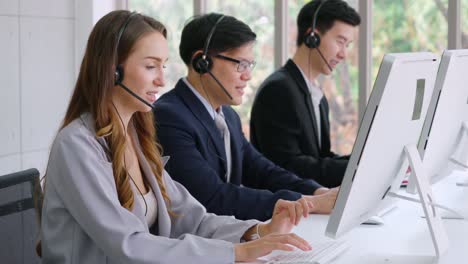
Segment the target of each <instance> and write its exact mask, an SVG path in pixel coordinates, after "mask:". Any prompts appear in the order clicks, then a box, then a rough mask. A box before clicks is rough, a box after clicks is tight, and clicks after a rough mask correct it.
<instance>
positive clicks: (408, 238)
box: [293, 174, 468, 264]
mask: <svg viewBox="0 0 468 264" xmlns="http://www.w3.org/2000/svg"><path fill="white" fill-rule="evenodd" d="M457 176H458V175H456V174H453V175H451V176H450V177H447V178H446V179H444V180H443V181H441V182H439V183H437V184H436V185H434V186H432V189H433V194H434V197H435V199H436V201H437V202H438V203H441V204H443V205H446V206H448V207H450V208H452V209H458V211H460V209H462V212H463V213H464V215H467V214H468V187H460V186H456V184H455V182H456V177H457ZM404 194H405V195H407V194H406V192H404ZM409 196H410V195H409ZM422 215H423V210H422V207H421V205H420V204H417V203H413V202H409V201H403V200H399V201H397V208H395V209H394V210H392V211H390V212H389V213H388V214H386V215H384V217H383V219H384V221H385V224H384V225H380V226H369V225H361V226H358V227H356V228H354V229H353V230H352V231H351V232H349V233H348V234H346V235H345V236H344V237H343V239H345V240H346V241H347V242H348V243H349V245H350V246H351V247H350V249H348V250H347V251H346V252H345V253H344V254H343V255H342V256H339V257H338V258H337V259H335V261H333V263H337V264H344V263H346V264H350V263H360V264H362V263H372V264H376V263H386V264H388V263H392V264H394V263H398V264H403V263H411V264H414V263H416V264H417V263H451V264H452V263H468V220H455V219H443V220H442V221H443V223H444V226H445V229H446V231H447V235H448V237H449V243H450V245H449V250H448V252H447V253H446V254H445V255H443V256H441V257H440V258H439V259H436V258H435V250H434V247H433V244H432V239H431V236H430V232H429V228H428V226H427V223H426V220H425V219H424V218H422V217H421V216H422ZM328 218H329V216H328V215H310V216H309V217H308V218H307V219H305V220H303V221H301V223H300V224H299V225H298V226H297V227H295V228H294V230H293V232H294V233H296V234H298V235H300V236H302V237H303V238H305V239H306V240H308V241H311V243H312V247H313V241H317V240H321V239H322V240H323V239H324V238H325V235H324V233H325V229H326V226H327V223H328ZM340 239H341V238H340Z"/></svg>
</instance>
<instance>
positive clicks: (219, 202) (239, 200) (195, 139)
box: [154, 80, 320, 221]
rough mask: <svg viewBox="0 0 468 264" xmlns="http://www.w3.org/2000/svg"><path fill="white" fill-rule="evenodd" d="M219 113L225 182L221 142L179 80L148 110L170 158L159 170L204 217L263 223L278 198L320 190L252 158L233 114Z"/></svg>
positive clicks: (255, 155)
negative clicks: (226, 137) (225, 134)
mask: <svg viewBox="0 0 468 264" xmlns="http://www.w3.org/2000/svg"><path fill="white" fill-rule="evenodd" d="M223 113H224V116H225V120H226V123H227V125H228V128H229V132H230V135H231V154H232V156H231V157H232V159H231V160H232V164H231V165H232V168H231V178H230V182H229V183H228V182H226V176H225V174H226V154H225V150H224V141H223V138H222V137H221V135H220V133H219V130H218V129H217V127H216V125H215V122H214V120H213V118H212V117H211V116H210V114H209V113H208V111H207V109H206V108H205V106H204V105H203V104H202V102H200V100H199V99H198V98H197V97H196V95H195V94H194V93H193V92H192V91H191V90H190V88H189V87H187V85H186V84H185V83H184V82H183V81H182V80H180V81H179V82H178V83H177V85H176V87H175V88H174V89H173V90H171V91H170V92H168V93H166V94H164V95H163V96H162V97H161V98H159V99H158V100H157V101H156V104H155V108H154V114H155V122H156V128H157V137H158V138H159V141H160V143H161V145H162V147H163V152H164V155H169V156H170V157H171V158H170V161H169V162H168V163H167V165H166V166H165V169H166V170H167V171H168V172H169V174H170V175H171V177H172V178H173V179H174V180H176V181H178V182H180V183H182V184H183V185H184V186H185V188H187V189H188V190H189V192H190V193H191V194H192V195H193V196H194V197H195V198H196V199H197V200H198V201H200V202H201V203H202V204H203V205H204V206H205V207H206V209H207V210H208V211H209V212H212V213H216V214H218V215H234V216H235V217H236V218H238V219H258V220H262V221H263V220H267V219H269V218H271V216H272V213H273V208H274V205H275V203H276V201H277V200H278V199H285V200H294V201H295V200H297V199H299V198H300V197H301V194H312V193H313V192H315V190H316V189H317V188H319V187H320V185H318V184H317V183H316V182H315V181H313V180H304V179H301V178H299V177H298V176H296V175H294V174H293V173H291V172H289V171H286V170H284V169H282V168H280V167H278V166H277V165H275V164H273V163H272V162H271V161H270V160H268V159H266V158H265V157H264V156H263V155H261V154H260V153H258V151H257V150H256V149H255V148H254V147H253V146H252V145H251V144H250V143H249V142H248V141H247V140H246V139H245V137H244V134H243V133H242V129H241V122H240V119H239V116H238V115H237V113H236V112H235V111H234V110H233V109H232V108H230V107H228V106H223ZM184 217H190V216H184Z"/></svg>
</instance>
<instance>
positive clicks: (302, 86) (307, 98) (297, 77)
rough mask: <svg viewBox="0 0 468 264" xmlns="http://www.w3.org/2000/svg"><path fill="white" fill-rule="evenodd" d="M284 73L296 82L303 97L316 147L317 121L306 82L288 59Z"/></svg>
mask: <svg viewBox="0 0 468 264" xmlns="http://www.w3.org/2000/svg"><path fill="white" fill-rule="evenodd" d="M284 68H285V69H286V71H287V72H288V73H289V75H291V76H292V78H293V79H294V81H295V82H296V84H297V86H298V87H299V89H300V91H301V92H302V94H303V95H304V99H305V103H306V106H307V111H308V112H309V117H310V120H311V121H312V128H313V130H314V133H315V135H316V136H315V137H314V139H315V143H316V144H317V146H320V145H319V142H318V139H317V135H318V129H317V120H316V118H315V113H314V107H313V106H312V97H311V95H310V91H309V88H308V87H307V84H306V81H305V80H304V77H303V76H302V73H301V71H300V70H299V69H298V68H297V65H296V64H295V63H294V62H293V61H292V60H291V59H289V60H288V62H286V65H285V66H284Z"/></svg>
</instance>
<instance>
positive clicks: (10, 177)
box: [0, 169, 42, 264]
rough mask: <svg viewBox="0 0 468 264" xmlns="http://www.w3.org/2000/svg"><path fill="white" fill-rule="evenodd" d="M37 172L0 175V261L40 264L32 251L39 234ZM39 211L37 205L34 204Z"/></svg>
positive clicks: (31, 170) (32, 170)
mask: <svg viewBox="0 0 468 264" xmlns="http://www.w3.org/2000/svg"><path fill="white" fill-rule="evenodd" d="M41 196H42V192H41V187H40V182H39V171H38V170H37V169H29V170H24V171H20V172H15V173H12V174H7V175H3V176H0V245H1V246H0V262H1V263H28V264H29V263H41V260H40V258H39V257H38V256H37V255H36V252H35V250H34V248H35V244H36V241H37V239H38V237H39V222H38V221H37V220H38V217H37V216H40V215H37V214H36V210H35V204H36V203H35V201H38V199H41ZM37 209H39V212H40V211H41V208H40V207H37Z"/></svg>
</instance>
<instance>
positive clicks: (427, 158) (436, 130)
mask: <svg viewBox="0 0 468 264" xmlns="http://www.w3.org/2000/svg"><path fill="white" fill-rule="evenodd" d="M467 69H468V49H465V50H446V51H445V52H444V53H443V55H442V59H441V61H440V67H439V71H438V74H437V78H436V82H435V87H434V92H433V94H432V99H431V102H430V104H429V109H428V112H427V115H426V120H425V122H424V126H423V129H422V132H421V138H420V140H419V144H418V150H419V152H420V153H421V156H422V159H423V167H424V168H425V170H426V173H427V176H428V177H429V179H430V181H431V182H432V183H435V182H437V181H439V180H441V179H443V178H444V177H446V176H448V175H450V174H452V173H453V171H454V170H466V169H467V168H468V126H467V124H468V86H467V85H468V72H467ZM461 175H462V178H460V184H461V183H464V182H465V183H466V179H465V181H463V180H464V179H463V174H461ZM466 178H467V179H468V175H467V176H466ZM407 190H408V192H410V193H415V192H416V187H415V181H414V179H413V178H412V177H410V179H409V184H408V188H407Z"/></svg>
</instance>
